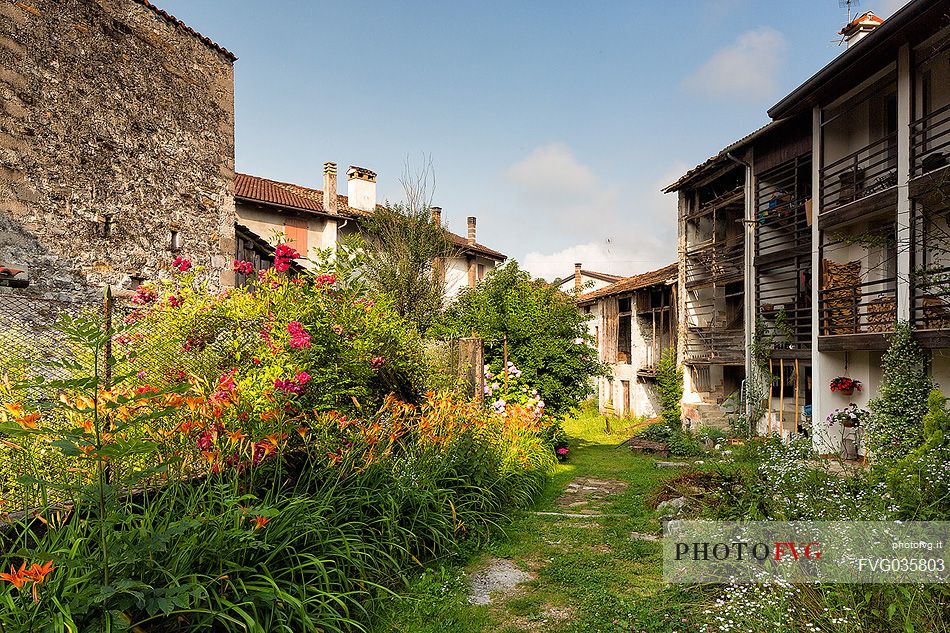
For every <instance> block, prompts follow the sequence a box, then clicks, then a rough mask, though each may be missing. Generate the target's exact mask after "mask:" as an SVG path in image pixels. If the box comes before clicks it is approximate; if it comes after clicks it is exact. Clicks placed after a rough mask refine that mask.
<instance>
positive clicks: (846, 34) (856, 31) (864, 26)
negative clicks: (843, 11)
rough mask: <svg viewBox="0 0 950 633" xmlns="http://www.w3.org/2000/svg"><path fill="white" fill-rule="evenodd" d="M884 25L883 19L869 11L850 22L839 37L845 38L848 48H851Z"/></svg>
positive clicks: (839, 32)
mask: <svg viewBox="0 0 950 633" xmlns="http://www.w3.org/2000/svg"><path fill="white" fill-rule="evenodd" d="M882 24H884V20H883V19H881V18H879V17H877V16H876V15H874V12H873V11H868V12H867V13H864V14H862V15H859V16H858V17H856V18H854V19H853V20H851V21H850V22H848V23H847V24H846V25H845V27H844V28H843V29H841V30H840V31H838V35H840V36H841V37H842V38H844V41H845V42H846V43H847V45H848V48H851V47H852V46H854V45H855V44H857V43H858V42H860V41H861V40H862V39H864V37H865V36H866V35H867V34H868V33H870V32H871V31H873V30H874V29H876V28H877V27H879V26H881V25H882Z"/></svg>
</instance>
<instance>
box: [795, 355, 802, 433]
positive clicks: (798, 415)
mask: <svg viewBox="0 0 950 633" xmlns="http://www.w3.org/2000/svg"><path fill="white" fill-rule="evenodd" d="M798 380H799V378H798V359H797V358H796V359H795V432H796V433H797V432H798V421H799V419H801V416H800V414H799V412H798V391H799V384H798Z"/></svg>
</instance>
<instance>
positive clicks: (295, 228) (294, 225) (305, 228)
mask: <svg viewBox="0 0 950 633" xmlns="http://www.w3.org/2000/svg"><path fill="white" fill-rule="evenodd" d="M309 228H310V223H309V222H307V221H306V220H303V219H301V218H287V219H286V220H284V233H285V234H286V235H287V243H288V244H290V245H291V246H293V247H294V248H295V249H297V252H298V253H300V254H301V255H302V256H304V257H306V256H307V253H308V252H309V249H310V246H309V244H307V236H308V232H309Z"/></svg>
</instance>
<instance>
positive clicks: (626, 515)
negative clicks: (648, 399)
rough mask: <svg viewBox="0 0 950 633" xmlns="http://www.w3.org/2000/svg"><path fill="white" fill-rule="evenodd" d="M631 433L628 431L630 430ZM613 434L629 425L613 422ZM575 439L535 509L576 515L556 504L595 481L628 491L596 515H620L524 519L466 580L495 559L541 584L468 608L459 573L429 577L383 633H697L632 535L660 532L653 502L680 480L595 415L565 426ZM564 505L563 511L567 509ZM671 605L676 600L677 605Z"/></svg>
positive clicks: (387, 618) (398, 604) (393, 613)
mask: <svg viewBox="0 0 950 633" xmlns="http://www.w3.org/2000/svg"><path fill="white" fill-rule="evenodd" d="M628 424H629V423H628ZM614 426H615V427H617V426H621V427H622V426H623V425H622V424H620V423H618V422H615V423H614ZM565 428H566V430H567V432H568V433H569V434H570V435H571V438H572V439H571V454H570V460H569V462H568V463H566V464H561V465H560V466H559V467H558V468H557V470H556V471H555V473H554V476H553V477H552V478H551V480H550V482H549V483H548V485H547V488H546V489H545V491H544V494H543V495H542V497H541V498H540V499H539V500H538V502H537V504H536V506H535V508H534V510H536V511H550V512H561V513H569V512H578V510H576V509H573V508H569V507H560V506H559V505H558V504H557V499H558V497H559V496H560V495H562V493H563V491H564V490H565V488H566V487H567V486H568V484H570V483H571V482H572V481H575V480H580V481H583V480H585V479H586V478H592V479H596V480H602V481H618V482H623V483H625V484H626V485H627V487H626V489H625V490H622V491H620V492H617V493H616V494H614V495H611V496H610V497H608V498H607V499H606V500H605V501H604V502H603V503H602V504H601V505H599V506H597V507H596V509H594V508H593V507H592V508H591V512H596V513H598V514H609V515H619V516H609V517H599V518H591V519H587V518H585V519H569V518H565V517H552V516H538V515H534V514H530V513H519V514H518V515H517V516H516V518H515V520H514V522H513V523H512V524H511V525H509V526H506V527H505V529H504V534H502V535H499V536H498V537H497V538H496V539H495V540H494V541H493V542H491V543H490V544H489V545H488V547H487V548H486V549H485V550H484V551H481V552H479V553H477V554H475V555H474V556H473V557H472V558H471V560H469V561H468V564H466V565H465V567H464V571H465V572H471V571H472V570H476V569H478V568H479V566H480V564H481V563H482V562H483V561H484V560H485V559H486V558H487V557H492V556H493V557H498V558H506V559H511V560H512V561H514V562H515V563H516V564H517V565H518V566H519V567H521V568H522V569H523V570H525V571H529V572H531V573H533V574H534V575H535V578H534V579H533V580H531V581H529V582H528V583H526V584H524V585H522V586H521V587H520V588H519V589H518V590H516V592H515V593H514V594H512V595H510V596H508V597H505V598H501V599H496V600H495V601H494V602H493V603H492V604H491V605H487V606H472V605H469V604H468V603H467V599H466V594H467V585H466V579H465V578H464V576H463V575H462V571H463V568H462V567H460V566H447V567H441V568H438V569H431V568H430V569H429V570H427V571H426V572H425V573H424V574H423V575H422V576H421V577H420V578H418V579H417V580H416V581H415V582H414V583H413V585H412V588H411V591H410V593H409V594H408V595H407V596H405V597H403V598H401V599H399V600H395V601H393V604H392V606H391V607H390V608H389V609H388V610H387V612H386V613H384V614H382V615H381V616H380V618H379V620H378V623H377V628H376V629H375V631H378V632H383V631H405V632H413V633H423V632H431V633H436V632H444V631H455V632H465V633H468V632H475V631H492V632H496V631H497V632H502V633H503V632H509V631H511V632H513V631H650V632H653V631H667V630H670V631H673V630H679V631H684V630H689V628H693V627H686V626H685V625H684V624H682V621H681V618H682V617H684V615H681V614H680V613H679V612H678V611H679V610H682V609H685V608H686V605H688V603H689V602H690V600H688V598H687V596H683V595H677V596H675V597H674V596H673V594H672V593H671V592H673V591H675V590H669V589H668V590H667V591H666V592H664V597H660V596H658V595H657V593H658V592H659V591H661V590H662V589H663V582H662V558H661V553H660V545H659V543H656V542H647V541H640V540H631V539H630V538H629V535H630V532H632V531H637V532H642V533H654V534H658V533H659V530H660V528H659V524H658V523H657V521H656V519H655V516H654V513H653V511H652V510H650V509H648V508H647V507H646V506H645V504H644V497H645V496H647V495H648V494H649V493H650V492H651V491H652V490H653V489H654V488H655V487H656V486H657V485H658V484H659V483H660V482H661V481H662V480H663V479H664V478H665V477H669V476H671V474H672V471H665V470H658V469H657V468H656V467H655V466H654V460H653V459H651V458H649V457H645V456H643V455H639V454H636V453H633V452H632V451H631V450H629V449H628V448H626V447H619V448H618V445H619V444H620V443H621V442H622V441H623V440H624V439H626V438H627V437H629V434H630V433H629V431H627V432H625V431H624V430H623V429H617V430H615V432H614V433H613V434H612V435H606V434H605V433H604V432H603V418H601V417H598V416H596V415H595V414H592V413H587V414H586V415H583V416H579V417H578V418H576V419H573V420H570V421H568V422H567V424H566V425H565ZM562 505H563V504H562ZM670 598H674V599H673V600H672V602H675V604H671V603H670V602H671V601H670V600H669V599H670ZM693 630H695V629H693Z"/></svg>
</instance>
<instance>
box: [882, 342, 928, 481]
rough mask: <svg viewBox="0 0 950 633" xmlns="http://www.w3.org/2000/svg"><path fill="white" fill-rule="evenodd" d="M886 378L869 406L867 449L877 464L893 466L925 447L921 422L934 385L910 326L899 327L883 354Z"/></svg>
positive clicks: (884, 377)
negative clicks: (923, 445)
mask: <svg viewBox="0 0 950 633" xmlns="http://www.w3.org/2000/svg"><path fill="white" fill-rule="evenodd" d="M882 365H883V368H884V376H883V378H882V381H881V388H880V391H879V392H878V395H877V397H875V398H873V399H872V400H871V401H870V402H869V403H868V408H869V409H870V410H871V415H870V416H868V420H867V446H868V450H869V451H870V454H871V456H872V457H873V458H874V460H875V461H880V462H885V463H893V462H894V461H896V460H899V459H900V458H902V457H904V456H905V455H907V454H908V453H910V452H911V451H912V450H914V449H915V448H917V447H918V446H920V445H921V444H922V443H923V440H924V433H923V425H922V420H923V417H924V414H925V413H926V412H927V396H928V394H929V393H930V391H931V389H933V381H932V380H931V379H930V378H929V377H928V376H927V373H926V370H925V369H924V354H923V351H922V350H921V349H920V346H919V345H918V344H917V342H916V341H914V337H913V332H912V331H911V328H910V325H909V324H908V323H898V324H897V326H896V327H895V329H894V336H893V338H892V339H891V345H890V347H889V348H888V350H887V352H886V353H885V354H884V358H883V362H882Z"/></svg>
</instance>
